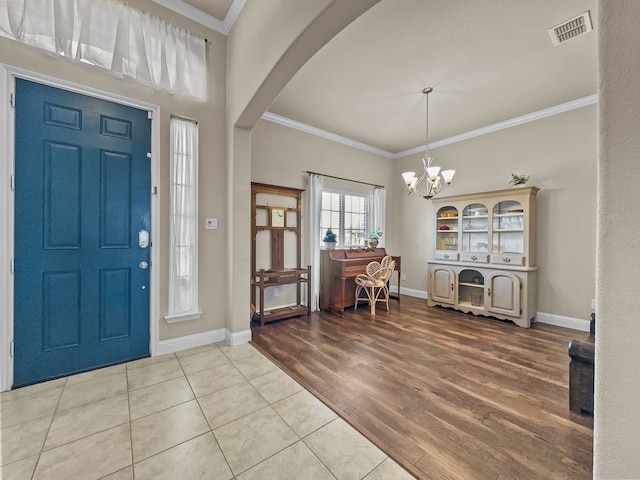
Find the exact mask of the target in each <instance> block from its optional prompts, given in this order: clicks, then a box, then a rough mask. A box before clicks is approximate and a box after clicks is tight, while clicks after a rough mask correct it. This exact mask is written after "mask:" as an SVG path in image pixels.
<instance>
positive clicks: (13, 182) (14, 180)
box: [11, 175, 16, 190]
mask: <svg viewBox="0 0 640 480" xmlns="http://www.w3.org/2000/svg"><path fill="white" fill-rule="evenodd" d="M15 189H16V176H15V175H11V190H15Z"/></svg>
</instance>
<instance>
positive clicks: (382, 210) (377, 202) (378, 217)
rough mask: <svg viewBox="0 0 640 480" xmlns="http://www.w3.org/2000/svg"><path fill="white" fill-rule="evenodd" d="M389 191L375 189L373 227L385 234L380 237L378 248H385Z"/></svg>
mask: <svg viewBox="0 0 640 480" xmlns="http://www.w3.org/2000/svg"><path fill="white" fill-rule="evenodd" d="M386 203H387V191H386V190H385V189H384V188H379V187H376V188H374V189H373V223H374V225H373V227H374V228H376V229H378V228H379V229H380V231H381V232H382V233H383V235H382V237H380V242H379V243H378V247H384V239H385V235H384V234H386V232H385V230H384V226H385V225H384V224H385V217H386V211H387V209H386Z"/></svg>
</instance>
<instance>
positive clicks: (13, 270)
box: [9, 258, 15, 273]
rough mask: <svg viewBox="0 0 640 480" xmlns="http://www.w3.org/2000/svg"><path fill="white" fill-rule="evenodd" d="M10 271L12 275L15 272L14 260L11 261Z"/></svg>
mask: <svg viewBox="0 0 640 480" xmlns="http://www.w3.org/2000/svg"><path fill="white" fill-rule="evenodd" d="M9 271H10V273H13V272H15V265H14V263H13V258H12V259H11V260H9Z"/></svg>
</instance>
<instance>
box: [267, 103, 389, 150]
mask: <svg viewBox="0 0 640 480" xmlns="http://www.w3.org/2000/svg"><path fill="white" fill-rule="evenodd" d="M260 118H262V119H263V120H267V121H269V122H273V123H277V124H279V125H283V126H285V127H289V128H294V129H296V130H300V131H301V132H305V133H309V134H311V135H315V136H316V137H320V138H324V139H326V140H331V141H332V142H336V143H341V144H343V145H347V146H349V147H354V148H359V149H360V150H364V151H366V152H370V153H375V154H376V155H381V156H383V157H386V158H393V157H394V155H393V153H391V152H387V151H386V150H382V149H381V148H377V147H373V146H371V145H367V144H366V143H362V142H358V141H356V140H352V139H351V138H347V137H343V136H342V135H337V134H335V133H331V132H328V131H326V130H322V129H320V128H316V127H312V126H311V125H307V124H306V123H301V122H297V121H295V120H291V119H290V118H287V117H281V116H280V115H276V114H275V113H270V112H264V113H263V114H262V117H260Z"/></svg>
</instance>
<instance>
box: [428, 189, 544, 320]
mask: <svg viewBox="0 0 640 480" xmlns="http://www.w3.org/2000/svg"><path fill="white" fill-rule="evenodd" d="M537 193H538V189H537V188H536V187H520V188H511V189H508V190H498V191H493V192H484V193H478V194H470V195H456V196H452V197H443V198H437V199H433V200H431V201H432V202H433V208H434V236H435V238H434V252H433V260H430V261H429V262H428V268H429V276H428V282H429V285H428V294H429V295H428V300H427V302H428V305H429V306H435V305H440V306H443V307H451V308H455V309H457V310H461V311H463V312H466V313H473V314H475V315H486V316H493V317H496V318H500V319H504V320H511V321H513V322H514V323H515V324H517V325H519V326H521V327H529V326H531V320H532V319H533V318H534V317H535V314H536V277H537V270H538V269H537V267H536V266H535V264H536V249H535V238H536V230H535V218H536V194H537Z"/></svg>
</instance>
